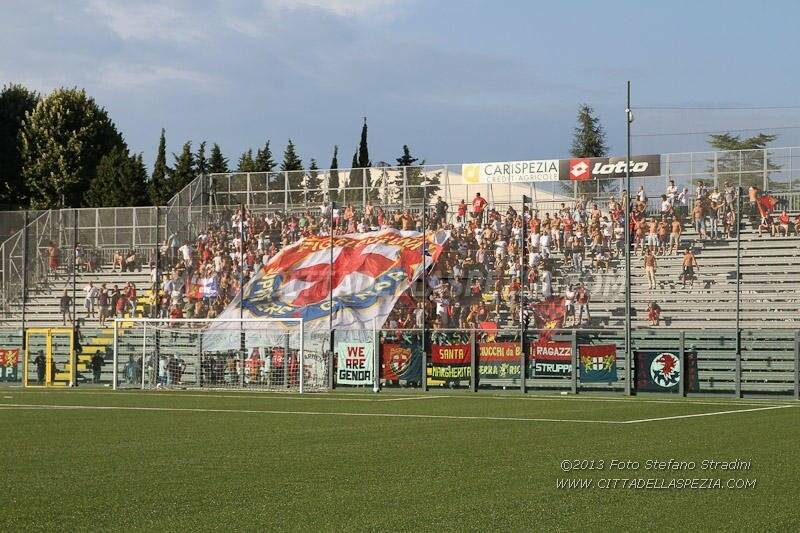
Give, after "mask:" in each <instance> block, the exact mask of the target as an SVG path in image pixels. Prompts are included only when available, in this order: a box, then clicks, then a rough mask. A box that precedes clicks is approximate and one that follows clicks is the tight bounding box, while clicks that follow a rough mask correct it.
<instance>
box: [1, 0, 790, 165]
mask: <svg viewBox="0 0 800 533" xmlns="http://www.w3.org/2000/svg"><path fill="white" fill-rule="evenodd" d="M3 6H4V9H3V17H2V18H0V50H2V51H3V52H2V53H0V83H8V82H18V83H23V84H25V85H28V86H29V87H32V88H35V89H37V90H39V91H44V92H47V91H49V90H51V89H52V88H54V87H58V86H79V87H85V88H86V89H87V91H88V92H89V93H90V94H91V95H93V96H94V97H95V98H96V99H97V101H98V102H99V103H100V104H101V105H103V106H105V107H106V108H107V109H108V111H109V113H110V114H111V116H112V118H113V120H114V121H115V122H116V123H117V125H118V126H119V128H120V130H121V131H122V132H123V133H124V135H125V137H126V140H127V141H128V144H129V145H130V146H131V148H132V150H134V151H135V152H144V155H145V158H146V160H147V161H148V163H152V160H153V157H154V152H155V149H156V146H157V142H158V135H159V131H160V129H161V127H164V128H166V130H167V141H168V149H169V150H170V151H178V150H179V149H180V146H181V145H182V143H183V142H184V141H186V140H193V141H194V142H195V143H197V142H198V141H200V140H207V141H209V142H218V143H219V144H220V145H221V146H222V148H223V151H224V152H225V154H226V155H227V156H228V157H229V158H230V159H231V160H232V161H235V160H236V158H237V157H238V154H239V153H241V151H242V150H244V149H246V148H247V147H256V146H259V145H261V144H263V142H264V141H265V140H266V139H271V140H272V145H273V151H277V152H282V150H283V147H284V146H285V144H286V140H287V138H289V137H291V138H292V139H293V140H294V142H295V144H296V145H297V147H298V150H299V152H300V155H301V157H302V158H303V160H304V161H305V162H306V163H307V162H308V160H309V158H311V157H315V158H317V159H318V160H319V162H320V165H321V166H322V167H327V165H328V163H329V162H330V156H331V152H332V148H333V145H334V144H338V145H339V146H340V166H347V165H349V162H350V159H351V157H352V154H353V151H354V150H355V148H356V144H357V142H358V137H359V133H360V127H361V120H362V119H361V117H363V116H367V117H368V120H369V126H370V155H371V157H372V160H373V162H377V161H379V160H387V161H393V160H394V158H396V157H398V156H399V155H400V152H401V148H402V145H403V144H409V145H410V146H411V148H412V151H413V152H414V153H415V154H417V155H419V156H421V157H424V158H425V159H427V161H428V162H429V163H455V162H461V161H502V160H515V159H527V158H537V157H542V158H545V157H559V156H563V155H566V153H567V151H568V150H569V143H570V140H571V135H572V128H573V127H574V125H575V112H576V108H577V106H578V104H579V103H581V102H586V103H589V104H590V105H592V106H594V108H595V109H596V110H597V112H598V114H599V116H600V118H601V121H602V123H603V125H604V127H605V128H606V131H607V133H608V141H609V144H610V146H611V149H612V152H614V153H617V154H621V153H623V152H624V148H625V144H624V112H623V109H624V103H625V80H627V79H630V80H632V82H633V91H634V106H637V105H649V106H668V105H677V106H723V107H725V106H737V107H739V106H792V105H798V104H800V102H798V97H797V95H798V87H799V86H800V71H799V69H798V66H797V63H796V59H797V57H798V48H800V45H799V44H798V43H800V39H798V37H797V29H796V24H797V22H796V21H797V20H800V3H798V2H771V3H769V4H753V3H752V2H738V1H728V2H710V1H709V2H677V1H672V2H632V1H631V2H615V1H606V2H569V1H561V2H552V1H548V2H522V1H520V2H516V1H514V2H512V1H508V2H500V1H496V2H476V1H459V2H455V1H450V2H446V1H430V0H428V1H423V0H296V1H292V0H249V1H226V2H221V1H176V2H172V1H161V2H136V1H133V0H131V1H115V0H86V1H69V0H65V1H62V2H50V3H46V2H30V1H17V0H11V1H8V0H6V1H4V2H3ZM794 126H800V109H789V110H763V109H762V110H739V111H715V110H710V111H685V110H677V111H676V110H644V109H643V110H641V111H637V112H636V121H635V123H634V134H638V135H643V134H651V133H657V134H663V133H676V132H696V131H711V130H721V129H743V128H759V127H761V128H766V127H794ZM742 133H743V134H744V135H748V134H750V133H755V132H742ZM779 133H780V134H781V138H780V139H779V140H778V141H776V142H775V143H774V145H775V146H789V145H798V144H800V129H784V130H779ZM704 139H705V136H703V135H671V136H663V137H652V136H642V137H636V138H635V139H634V151H635V152H638V153H645V152H647V153H655V152H671V151H687V150H703V149H706V144H705V142H704Z"/></svg>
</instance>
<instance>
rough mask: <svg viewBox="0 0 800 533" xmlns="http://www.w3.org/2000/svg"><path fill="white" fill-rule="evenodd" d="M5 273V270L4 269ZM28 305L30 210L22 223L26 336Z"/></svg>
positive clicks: (23, 318)
mask: <svg viewBox="0 0 800 533" xmlns="http://www.w3.org/2000/svg"><path fill="white" fill-rule="evenodd" d="M3 273H4V274H5V271H3ZM27 306H28V210H27V209H26V210H25V214H24V220H23V223H22V336H23V337H24V336H25V319H26V318H27V317H26V313H25V312H26V310H27Z"/></svg>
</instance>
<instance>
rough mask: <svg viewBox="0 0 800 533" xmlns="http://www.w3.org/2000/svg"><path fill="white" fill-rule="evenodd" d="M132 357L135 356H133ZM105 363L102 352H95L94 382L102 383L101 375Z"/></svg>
mask: <svg viewBox="0 0 800 533" xmlns="http://www.w3.org/2000/svg"><path fill="white" fill-rule="evenodd" d="M132 357H133V356H131V358H132ZM103 363H105V361H104V360H103V356H102V355H100V352H95V354H94V355H93V356H92V360H91V367H92V376H93V378H94V379H93V380H92V382H93V383H95V384H97V383H100V375H101V373H102V371H103Z"/></svg>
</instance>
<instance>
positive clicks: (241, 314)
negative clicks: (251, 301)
mask: <svg viewBox="0 0 800 533" xmlns="http://www.w3.org/2000/svg"><path fill="white" fill-rule="evenodd" d="M239 207H240V209H241V216H240V217H239V240H240V241H241V243H240V244H239V350H240V351H241V353H242V368H241V371H242V387H244V378H245V373H246V371H245V362H246V360H247V345H246V343H245V338H244V335H245V334H244V322H242V318H244V243H245V240H244V239H245V235H244V220H245V214H244V204H239ZM284 363H285V361H284Z"/></svg>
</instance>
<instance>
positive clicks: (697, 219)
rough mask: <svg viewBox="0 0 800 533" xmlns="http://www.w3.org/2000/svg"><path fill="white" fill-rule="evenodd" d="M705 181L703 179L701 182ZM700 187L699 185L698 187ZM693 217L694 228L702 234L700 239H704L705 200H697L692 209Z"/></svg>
mask: <svg viewBox="0 0 800 533" xmlns="http://www.w3.org/2000/svg"><path fill="white" fill-rule="evenodd" d="M700 183H701V184H702V183H703V182H702V181H701V182H700ZM698 189H699V187H698ZM692 217H693V218H694V229H695V231H696V232H697V234H698V235H699V236H700V240H701V241H703V240H705V239H706V237H707V235H706V210H705V207H704V205H703V200H699V199H698V201H696V202H695V204H694V208H693V209H692Z"/></svg>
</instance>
